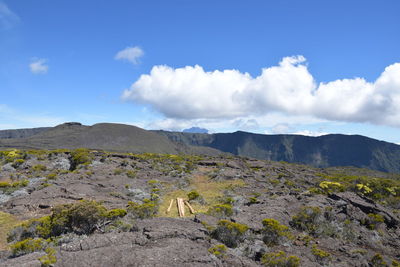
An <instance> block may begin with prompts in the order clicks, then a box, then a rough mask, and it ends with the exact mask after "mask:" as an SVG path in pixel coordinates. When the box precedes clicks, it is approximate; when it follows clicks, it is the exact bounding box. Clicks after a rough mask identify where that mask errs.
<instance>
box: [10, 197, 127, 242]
mask: <svg viewBox="0 0 400 267" xmlns="http://www.w3.org/2000/svg"><path fill="white" fill-rule="evenodd" d="M111 215H122V214H121V212H117V211H114V212H111V213H109V212H107V210H106V208H105V207H104V206H103V205H101V204H99V203H97V202H95V201H89V200H81V201H79V202H76V203H73V204H64V205H59V206H56V207H54V208H53V213H52V214H51V215H49V216H44V217H42V218H39V219H32V220H29V221H28V222H25V223H22V224H20V225H18V226H16V227H15V228H14V229H13V230H12V231H11V232H10V233H9V236H8V241H9V242H12V241H20V240H24V239H26V238H35V237H40V238H49V237H55V236H59V235H61V234H65V233H71V232H73V233H76V234H91V233H93V231H94V230H96V229H97V227H99V226H101V223H102V222H104V221H105V220H108V219H110V218H116V217H119V216H115V217H110V216H111Z"/></svg>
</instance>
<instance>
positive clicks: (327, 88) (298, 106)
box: [122, 56, 400, 127]
mask: <svg viewBox="0 0 400 267" xmlns="http://www.w3.org/2000/svg"><path fill="white" fill-rule="evenodd" d="M122 99H124V100H128V101H134V102H139V103H144V104H147V105H150V106H151V107H153V108H154V109H155V110H157V111H158V112H160V113H162V114H163V115H164V116H166V117H167V118H171V119H179V120H196V119H215V120H231V119H242V118H249V117H263V116H268V115H269V114H273V113H282V114H285V115H286V116H294V117H299V116H305V117H314V118H319V119H323V120H330V121H346V122H369V123H373V124H384V125H390V126H396V127H400V63H395V64H393V65H390V66H388V67H387V68H386V69H385V70H384V72H383V73H382V74H381V75H380V76H379V78H378V79H377V80H376V81H375V82H367V81H366V80H365V79H363V78H352V79H342V80H336V81H331V82H327V83H320V84H318V83H317V82H316V81H315V79H314V77H313V76H312V75H311V73H310V72H309V71H308V68H307V65H306V61H305V58H304V57H303V56H295V57H286V58H283V59H282V61H281V62H280V63H279V65H278V66H272V67H268V68H264V69H262V72H261V74H260V75H259V76H257V77H251V76H250V74H248V73H241V72H240V71H238V70H223V71H219V70H215V71H209V72H207V71H205V70H204V69H203V68H202V67H201V66H198V65H196V66H186V67H183V68H176V69H174V68H171V67H168V66H154V67H153V68H152V70H151V72H150V74H146V75H141V76H140V78H139V79H138V80H137V81H136V82H135V83H134V84H133V85H132V86H131V88H130V89H127V90H125V91H124V92H123V94H122ZM275 124H276V121H275Z"/></svg>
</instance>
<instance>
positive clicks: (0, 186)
mask: <svg viewBox="0 0 400 267" xmlns="http://www.w3.org/2000/svg"><path fill="white" fill-rule="evenodd" d="M6 187H11V184H10V183H9V182H0V188H6Z"/></svg>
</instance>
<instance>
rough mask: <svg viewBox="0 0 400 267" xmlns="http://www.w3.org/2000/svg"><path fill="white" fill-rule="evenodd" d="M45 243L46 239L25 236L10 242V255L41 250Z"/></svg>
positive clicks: (16, 255)
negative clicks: (18, 240)
mask: <svg viewBox="0 0 400 267" xmlns="http://www.w3.org/2000/svg"><path fill="white" fill-rule="evenodd" d="M46 245H47V243H46V241H45V240H44V239H42V238H35V239H33V238H27V239H25V240H22V241H20V242H16V243H15V244H12V245H11V246H10V248H11V253H12V255H13V256H14V257H18V256H21V255H25V254H29V253H32V252H35V251H40V250H43V249H44V247H45V246H46Z"/></svg>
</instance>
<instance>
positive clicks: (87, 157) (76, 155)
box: [70, 148, 93, 170]
mask: <svg viewBox="0 0 400 267" xmlns="http://www.w3.org/2000/svg"><path fill="white" fill-rule="evenodd" d="M92 160H93V157H92V155H91V154H90V152H89V150H88V149H86V148H78V149H75V150H73V151H71V168H70V169H71V170H75V169H76V168H77V167H78V166H79V165H89V164H90V163H91V162H92Z"/></svg>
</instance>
